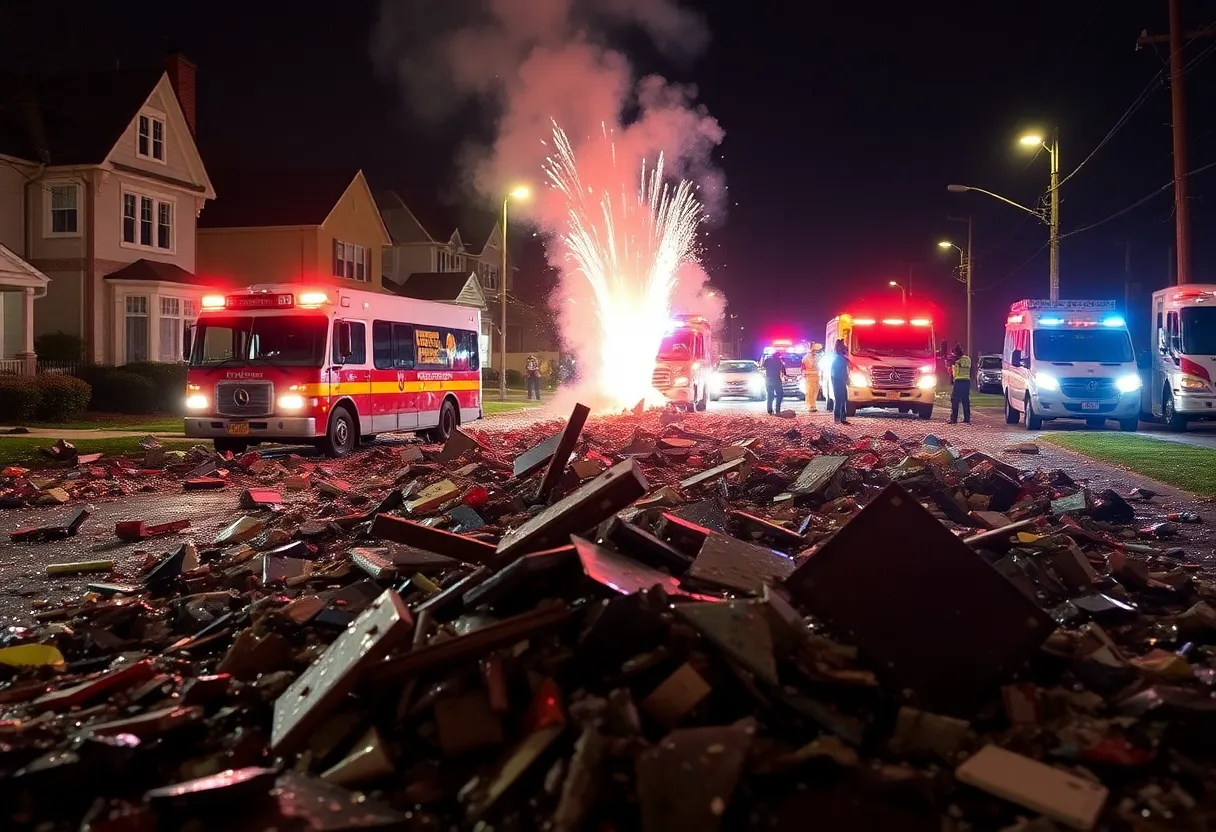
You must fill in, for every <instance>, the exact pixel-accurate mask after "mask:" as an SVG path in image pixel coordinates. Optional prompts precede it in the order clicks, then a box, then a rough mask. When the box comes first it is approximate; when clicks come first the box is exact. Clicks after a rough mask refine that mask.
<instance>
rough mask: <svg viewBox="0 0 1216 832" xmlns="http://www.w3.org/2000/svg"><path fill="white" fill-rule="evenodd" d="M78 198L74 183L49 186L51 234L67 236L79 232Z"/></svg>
mask: <svg viewBox="0 0 1216 832" xmlns="http://www.w3.org/2000/svg"><path fill="white" fill-rule="evenodd" d="M79 197H80V189H79V187H78V186H77V185H76V184H75V183H70V182H69V183H65V184H62V185H51V186H50V188H49V199H50V207H51V223H50V233H51V234H64V235H68V234H75V233H77V231H79V224H78V222H79V217H80V214H79V210H80V209H79Z"/></svg>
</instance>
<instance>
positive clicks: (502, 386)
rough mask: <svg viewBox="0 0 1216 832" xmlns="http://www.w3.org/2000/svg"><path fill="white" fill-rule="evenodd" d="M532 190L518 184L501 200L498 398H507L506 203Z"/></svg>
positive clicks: (522, 196)
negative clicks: (500, 316) (500, 319)
mask: <svg viewBox="0 0 1216 832" xmlns="http://www.w3.org/2000/svg"><path fill="white" fill-rule="evenodd" d="M531 195H532V192H531V191H530V190H528V189H527V187H525V186H523V185H520V186H518V187H516V188H515V189H514V190H512V191H511V192H510V193H508V194H507V195H506V196H505V197H503V200H502V276H501V278H500V279H499V282H498V297H499V300H500V301H501V302H502V303H501V309H502V328H501V331H500V332H499V333H498V336H499V338H500V340H499V344H498V346H499V349H498V355H499V358H500V359H501V363H502V366H501V367H499V368H498V400H499V401H500V402H505V401H506V400H507V204H508V203H509V202H510V201H511V200H512V199H527V198H528V197H529V196H531Z"/></svg>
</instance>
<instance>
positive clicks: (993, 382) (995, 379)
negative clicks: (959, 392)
mask: <svg viewBox="0 0 1216 832" xmlns="http://www.w3.org/2000/svg"><path fill="white" fill-rule="evenodd" d="M976 386H978V387H984V388H993V387H1000V386H1001V377H1000V376H980V377H979V378H978V379H977V380H976Z"/></svg>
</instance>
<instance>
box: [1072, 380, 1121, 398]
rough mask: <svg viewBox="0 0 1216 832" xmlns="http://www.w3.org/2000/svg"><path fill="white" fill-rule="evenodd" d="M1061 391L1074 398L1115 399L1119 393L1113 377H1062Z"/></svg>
mask: <svg viewBox="0 0 1216 832" xmlns="http://www.w3.org/2000/svg"><path fill="white" fill-rule="evenodd" d="M1060 392H1061V393H1063V394H1064V395H1065V396H1068V397H1069V398H1072V399H1113V398H1114V397H1115V396H1117V395H1119V389H1118V388H1117V387H1115V380H1114V379H1113V378H1062V379H1060Z"/></svg>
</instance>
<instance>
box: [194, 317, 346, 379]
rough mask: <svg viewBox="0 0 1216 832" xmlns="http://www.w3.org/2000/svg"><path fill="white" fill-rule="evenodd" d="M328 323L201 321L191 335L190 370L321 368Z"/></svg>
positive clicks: (249, 319)
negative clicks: (192, 347) (217, 367)
mask: <svg viewBox="0 0 1216 832" xmlns="http://www.w3.org/2000/svg"><path fill="white" fill-rule="evenodd" d="M328 333H329V321H328V320H327V319H326V318H325V317H323V316H317V317H312V316H309V317H298V316H294V315H293V316H288V317H276V316H274V315H240V316H237V315H233V316H230V317H210V318H204V319H203V320H201V321H200V322H199V323H198V327H197V328H196V330H195V332H194V352H193V353H192V354H191V356H190V364H191V366H193V367H213V366H215V365H217V364H220V363H223V365H224V366H225V367H262V366H266V367H320V366H322V362H324V361H325V338H326V336H327V335H328Z"/></svg>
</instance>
